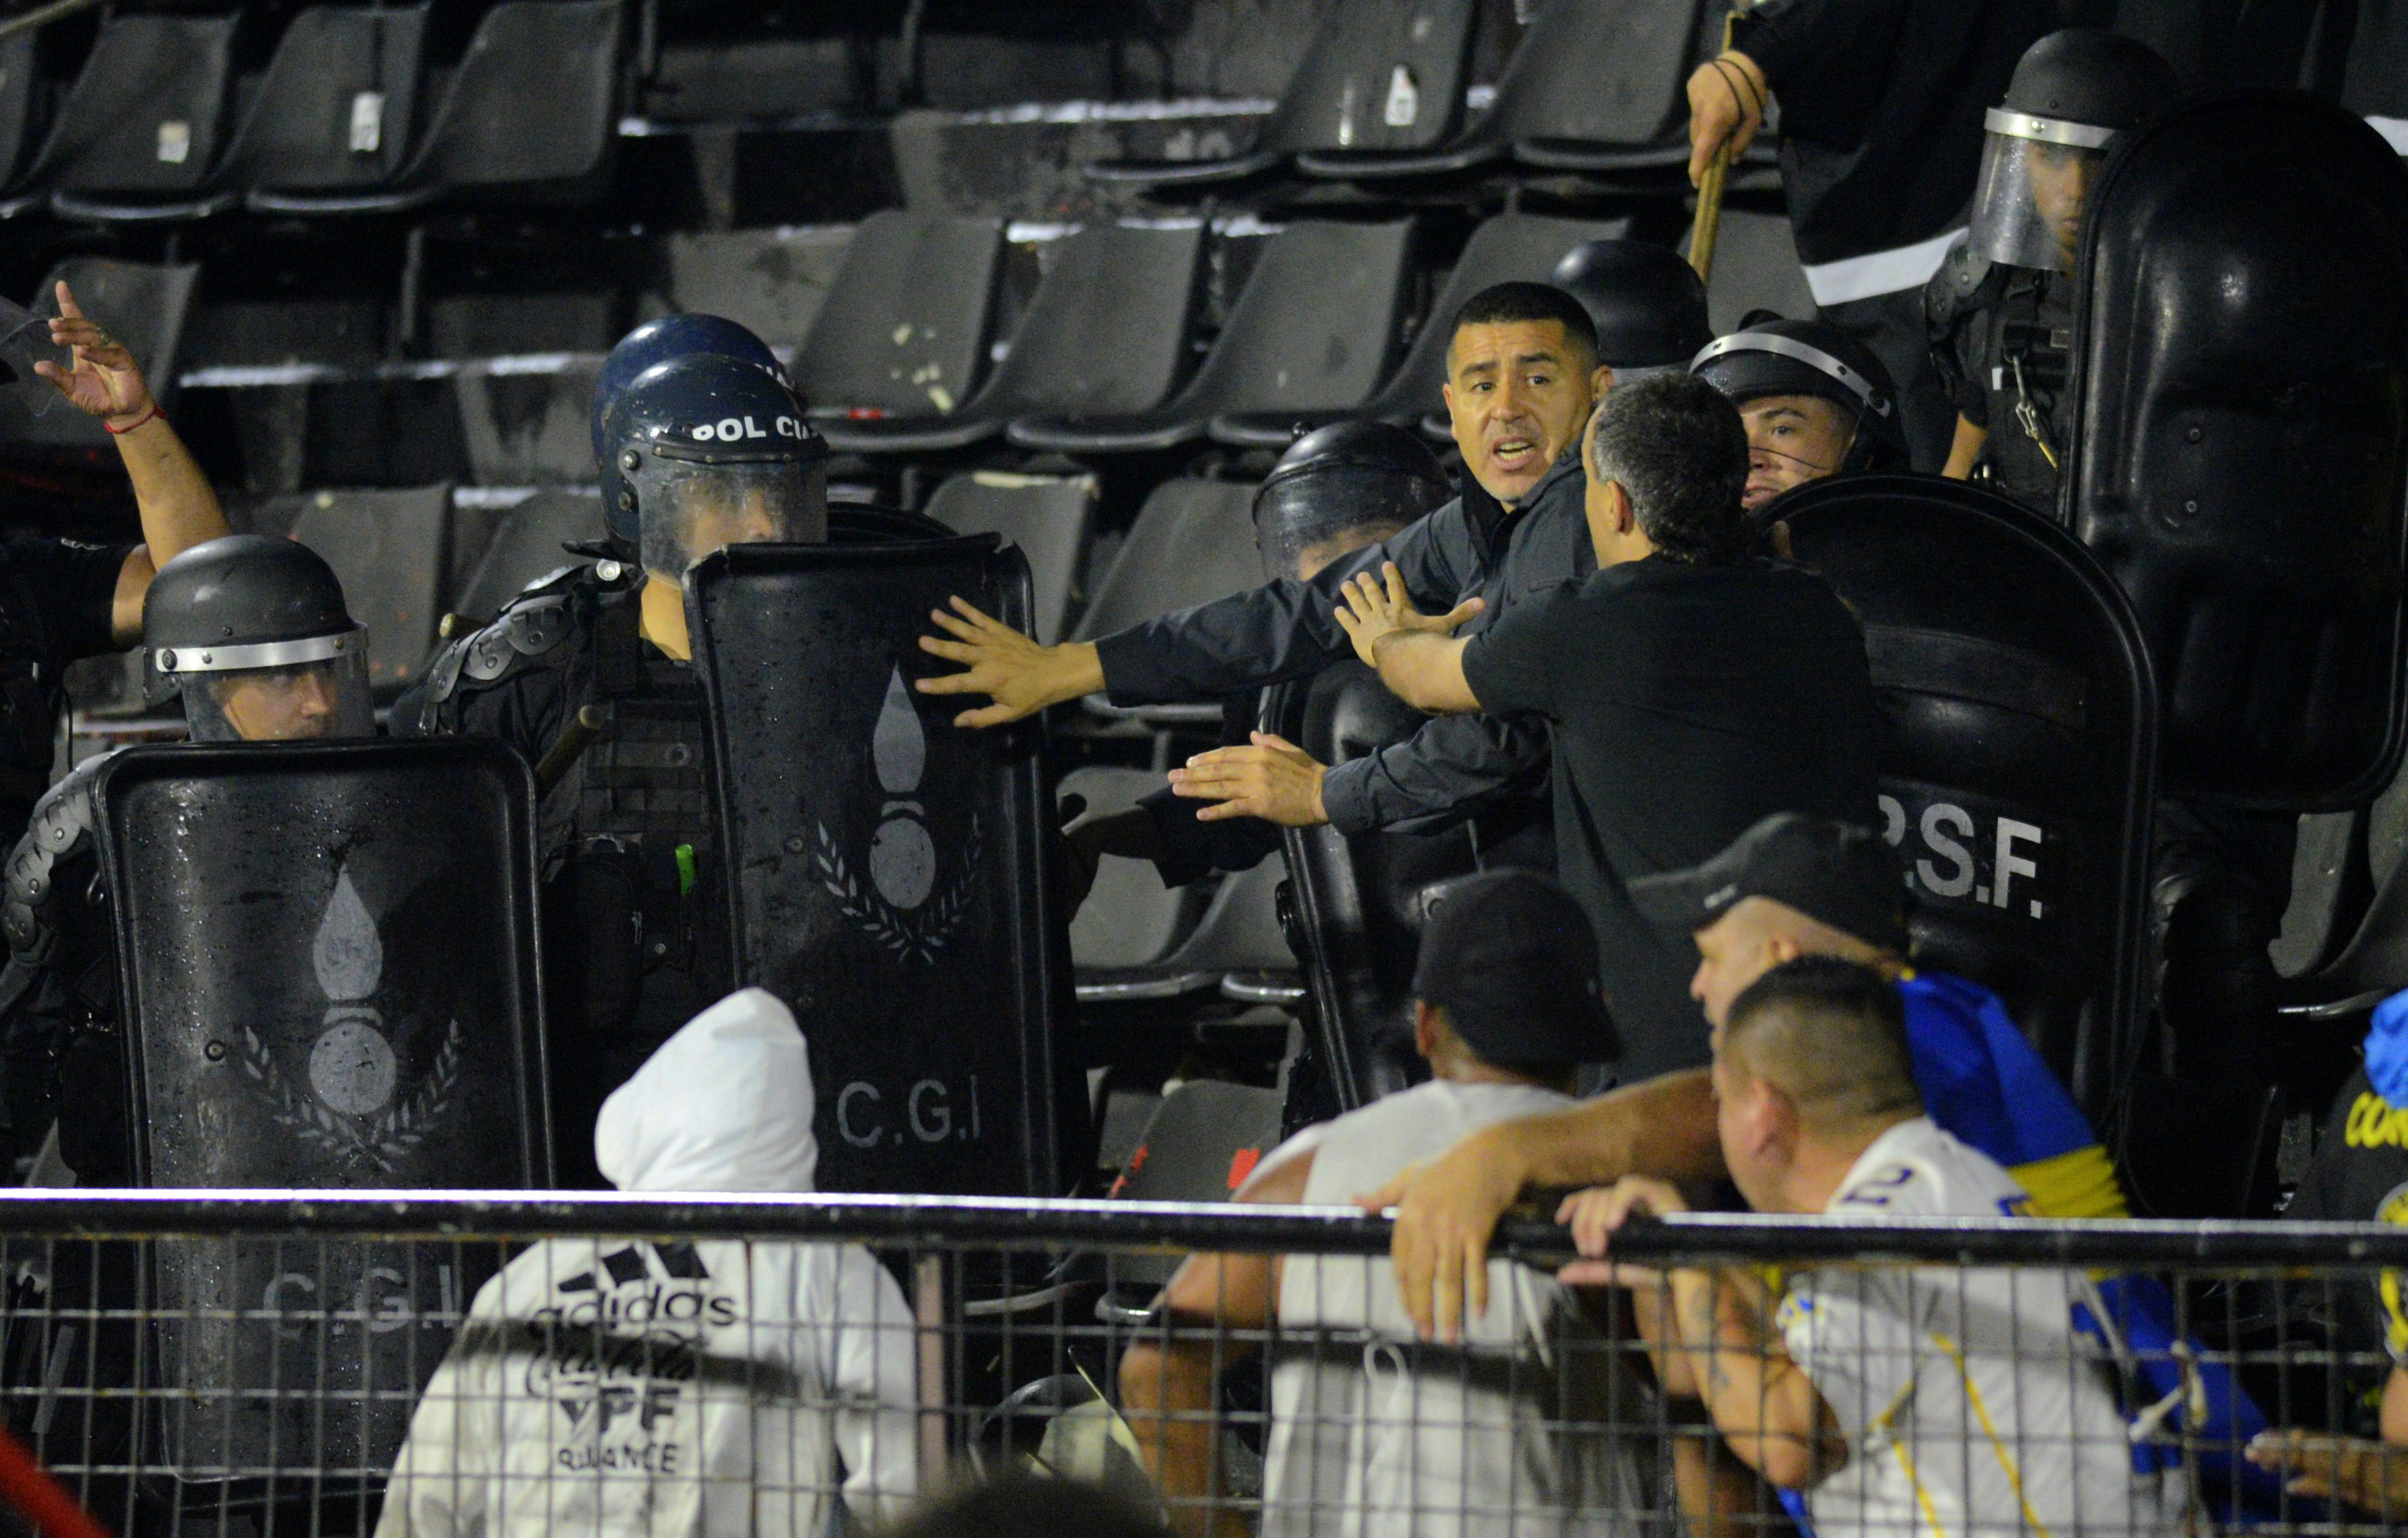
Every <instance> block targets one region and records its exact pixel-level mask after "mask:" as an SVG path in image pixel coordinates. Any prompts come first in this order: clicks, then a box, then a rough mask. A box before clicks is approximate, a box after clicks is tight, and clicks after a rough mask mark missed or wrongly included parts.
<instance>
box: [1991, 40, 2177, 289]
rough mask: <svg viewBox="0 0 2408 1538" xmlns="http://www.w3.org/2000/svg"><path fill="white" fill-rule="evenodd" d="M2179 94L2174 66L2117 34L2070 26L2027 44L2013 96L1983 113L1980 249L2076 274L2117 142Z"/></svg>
mask: <svg viewBox="0 0 2408 1538" xmlns="http://www.w3.org/2000/svg"><path fill="white" fill-rule="evenodd" d="M2180 94H2182V80H2181V78H2179V77H2178V76H2176V75H2175V74H2174V70H2173V66H2172V65H2171V64H2167V63H2166V62H2165V60H2164V59H2162V58H2160V57H2158V56H2157V52H2156V50H2152V49H2151V48H2150V47H2149V46H2148V45H2147V44H2146V43H2143V42H2138V41H2135V40H2134V39H2132V38H2129V37H2126V36H2121V35H2120V34H2117V33H2113V32H2103V31H2099V30H2096V29H2093V28H2088V27H2070V28H2068V29H2066V30H2065V31H2063V32H2052V33H2050V34H2049V35H2048V36H2045V37H2043V38H2042V39H2041V40H2040V41H2039V42H2037V43H2034V44H2033V45H2032V46H2031V47H2030V48H2028V49H2027V50H2025V51H2024V56H2023V58H2022V60H2021V61H2019V62H2018V63H2017V64H2016V65H2015V73H2014V79H2012V80H2011V81H2010V82H2009V83H2008V85H2007V99H2006V100H2005V101H2003V102H2001V103H2000V105H1998V106H1997V107H1991V108H1990V109H1989V111H1988V113H1987V114H1986V115H1985V117H1984V118H1983V120H1982V127H1983V130H1984V133H1983V140H1982V175H1981V180H1980V181H1979V183H1978V184H1976V186H1975V188H1974V191H1973V219H1972V227H1971V235H1970V237H1969V238H1970V239H1971V242H1972V249H1973V250H1974V252H1975V253H1976V254H1977V255H1981V256H1985V257H1987V258H1989V259H1990V260H1991V261H1993V262H2003V263H2007V264H2008V265H2010V266H2016V267H2030V268H2035V269H2038V270H2041V271H2046V272H2071V271H2072V270H2073V255H2074V248H2075V246H2076V245H2077V243H2078V242H2079V241H2080V238H2081V235H2082V211H2083V206H2084V205H2085V203H2087V202H2088V201H2089V195H2090V186H2091V183H2092V182H2094V181H2096V180H2097V179H2098V177H2099V169H2100V166H2101V165H2103V164H2105V163H2106V160H2107V144H2108V141H2109V140H2110V139H2112V138H2114V136H2115V135H2117V134H2120V133H2122V132H2123V131H2124V130H2126V129H2128V128H2137V127H2139V126H2140V125H2141V124H2142V123H2143V122H2144V121H2147V120H2148V119H2150V118H2152V117H2154V116H2156V115H2157V112H2159V111H2160V110H2162V109H2163V108H2164V107H2166V106H2167V105H2168V104H2169V103H2171V101H2172V100H2173V99H2174V98H2175V97H2176V96H2178V95H2180Z"/></svg>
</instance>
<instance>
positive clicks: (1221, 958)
mask: <svg viewBox="0 0 2408 1538" xmlns="http://www.w3.org/2000/svg"><path fill="white" fill-rule="evenodd" d="M1285 876H1287V865H1286V862H1284V861H1282V860H1280V859H1277V858H1276V857H1274V858H1271V859H1268V860H1265V861H1264V862H1262V863H1261V864H1259V865H1256V866H1254V868H1253V869H1252V870H1245V871H1239V872H1237V873H1235V874H1234V875H1231V876H1225V877H1223V878H1222V881H1221V884H1220V885H1219V886H1218V887H1216V888H1214V889H1213V891H1212V900H1211V904H1209V905H1208V906H1206V908H1205V909H1204V916H1203V918H1201V919H1198V920H1197V924H1196V931H1195V933H1192V934H1190V935H1189V936H1188V937H1187V939H1186V940H1185V941H1184V942H1183V944H1182V945H1181V946H1180V947H1179V948H1178V949H1177V950H1174V951H1172V952H1171V953H1170V954H1169V955H1168V956H1164V957H1162V958H1160V959H1159V960H1156V961H1150V962H1146V963H1144V964H1141V965H1138V966H1128V967H1114V968H1102V967H1084V966H1082V967H1081V968H1080V971H1079V1002H1080V1003H1081V1004H1136V1003H1142V1002H1146V1001H1151V1000H1160V999H1175V998H1178V997H1179V996H1180V995H1182V994H1185V993H1197V992H1203V991H1206V990H1219V989H1220V988H1221V985H1222V983H1223V982H1224V981H1225V980H1226V978H1227V977H1228V976H1229V975H1231V974H1233V973H1246V974H1267V973H1275V972H1278V971H1280V970H1281V969H1283V968H1287V969H1293V968H1294V967H1295V965H1296V959H1295V956H1294V955H1293V953H1291V952H1290V951H1289V950H1288V948H1287V942H1286V940H1284V939H1283V938H1282V937H1281V934H1280V927H1279V885H1280V882H1281V881H1282V880H1283V878H1284V877H1285ZM1090 901H1092V899H1091V900H1090ZM1082 911H1084V910H1082Z"/></svg>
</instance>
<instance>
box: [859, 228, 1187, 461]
mask: <svg viewBox="0 0 2408 1538" xmlns="http://www.w3.org/2000/svg"><path fill="white" fill-rule="evenodd" d="M1203 255H1204V228H1203V225H1202V224H1201V223H1197V224H1181V225H1178V226H1174V227H1170V228H1162V227H1157V226H1145V225H1135V224H1098V225H1092V226H1090V227H1088V228H1086V229H1083V230H1081V231H1078V232H1077V233H1076V234H1073V235H1067V236H1065V237H1064V238H1063V239H1062V240H1061V241H1060V242H1058V243H1057V244H1056V245H1055V246H1054V249H1052V250H1051V251H1050V252H1049V253H1048V256H1049V261H1048V263H1047V265H1046V269H1045V276H1044V278H1043V279H1042V280H1041V281H1039V284H1038V285H1037V292H1036V293H1035V294H1034V295H1033V296H1032V297H1031V298H1030V300H1029V303H1028V309H1027V311H1026V312H1025V314H1024V315H1023V316H1022V317H1021V320H1020V324H1019V326H1018V328H1017V329H1016V330H1015V331H1014V332H1013V334H1012V337H1011V345H1010V348H1009V349H1008V350H1007V351H1006V353H1005V355H1004V359H1003V361H1002V362H1001V363H998V364H996V369H995V372H994V373H993V374H992V375H991V376H989V377H988V379H987V382H986V384H985V385H984V386H983V387H982V389H981V390H980V391H979V392H978V394H977V395H976V396H974V397H972V398H971V399H970V401H969V402H968V404H967V405H965V406H962V408H961V409H960V410H958V411H955V412H953V413H952V414H951V415H950V416H946V417H943V418H939V419H933V420H931V419H918V420H860V421H856V420H847V419H842V418H830V419H827V420H824V421H822V422H821V423H819V428H820V432H821V434H823V435H824V436H825V437H826V439H827V440H828V446H829V447H830V448H832V449H836V450H837V451H838V452H839V453H854V454H881V453H887V454H925V453H934V452H939V451H943V450H948V449H964V448H968V446H970V445H971V444H975V443H982V442H984V441H985V440H986V439H988V438H992V437H994V436H996V434H1000V433H1001V432H1002V431H1003V430H1004V428H1005V426H1006V425H1007V424H1009V423H1011V422H1012V421H1013V420H1018V419H1020V418H1024V417H1051V416H1085V415H1101V414H1107V413H1121V412H1135V411H1143V410H1145V409H1147V408H1148V407H1150V406H1154V405H1155V404H1157V403H1158V402H1160V401H1161V400H1162V398H1163V397H1164V396H1166V395H1168V394H1169V393H1170V392H1171V389H1172V387H1173V386H1175V385H1176V384H1177V383H1178V382H1179V373H1180V364H1181V363H1182V362H1183V361H1184V359H1185V358H1186V356H1187V335H1188V327H1189V324H1190V322H1191V320H1192V319H1193V316H1194V311H1195V308H1196V291H1197V278H1198V277H1199V276H1200V273H1201V269H1202V264H1203Z"/></svg>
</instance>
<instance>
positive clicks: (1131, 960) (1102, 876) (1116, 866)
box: [1059, 765, 1221, 1003]
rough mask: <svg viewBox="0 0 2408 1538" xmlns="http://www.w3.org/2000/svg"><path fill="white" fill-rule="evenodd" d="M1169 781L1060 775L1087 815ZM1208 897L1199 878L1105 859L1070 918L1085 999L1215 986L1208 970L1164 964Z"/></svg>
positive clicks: (1114, 774) (1129, 803)
mask: <svg viewBox="0 0 2408 1538" xmlns="http://www.w3.org/2000/svg"><path fill="white" fill-rule="evenodd" d="M1166 784H1168V779H1167V778H1166V777H1165V776H1162V775H1160V774H1158V773H1154V772H1150V771H1148V770H1144V769H1124V768H1118V767H1113V766H1108V765H1090V766H1088V767H1086V768H1084V769H1074V770H1072V771H1071V772H1070V773H1069V774H1067V775H1065V776H1062V783H1061V785H1060V787H1059V790H1060V793H1061V795H1062V796H1063V797H1064V798H1066V799H1067V798H1068V797H1070V796H1074V795H1075V796H1077V797H1078V798H1080V800H1082V801H1083V802H1084V803H1085V804H1086V806H1087V810H1088V811H1089V812H1092V813H1100V814H1104V815H1111V814H1114V813H1119V812H1125V811H1127V810H1129V809H1130V808H1131V807H1133V806H1135V805H1137V804H1138V803H1139V802H1140V801H1141V800H1143V799H1144V798H1145V797H1147V796H1149V795H1151V794H1153V793H1154V791H1156V790H1161V789H1162V787H1163V786H1164V785H1166ZM1210 900H1211V897H1210V893H1209V891H1207V890H1206V889H1205V888H1204V887H1203V886H1202V885H1201V884H1200V883H1199V884H1197V885H1196V886H1192V887H1165V886H1164V885H1163V884H1162V878H1161V877H1160V876H1158V875H1156V874H1155V872H1154V867H1153V866H1152V865H1149V864H1147V863H1146V862H1143V861H1141V860H1124V859H1122V858H1120V857H1119V856H1117V855H1106V856H1104V857H1103V859H1102V860H1101V861H1099V862H1097V866H1096V884H1095V886H1094V887H1093V888H1092V889H1091V890H1089V891H1088V893H1087V901H1086V902H1085V903H1084V904H1081V906H1080V908H1079V911H1078V913H1077V914H1076V915H1074V916H1073V917H1072V918H1071V920H1070V960H1071V961H1072V963H1073V964H1074V965H1075V966H1076V967H1077V969H1078V977H1079V986H1080V989H1081V991H1082V993H1084V994H1085V995H1087V997H1088V1002H1090V1003H1098V1002H1107V1001H1112V1000H1120V999H1124V998H1138V997H1142V998H1146V999H1163V998H1176V997H1178V996H1179V995H1180V994H1182V993H1195V992H1202V991H1204V990H1208V989H1211V988H1215V987H1218V986H1219V984H1220V981H1221V975H1220V974H1219V973H1217V972H1214V971H1212V970H1211V968H1209V967H1204V966H1196V967H1190V968H1188V969H1186V971H1185V972H1184V973H1182V972H1180V971H1177V970H1174V969H1170V968H1168V967H1166V966H1165V965H1164V962H1165V961H1166V960H1167V959H1168V958H1169V957H1172V956H1176V955H1177V954H1178V953H1179V951H1180V949H1181V947H1183V946H1184V945H1185V944H1186V942H1187V940H1188V938H1189V936H1191V935H1193V934H1194V933H1196V929H1197V923H1198V922H1199V921H1200V920H1201V919H1203V917H1204V912H1205V909H1206V907H1207V905H1208V904H1209V903H1210ZM1129 990H1141V991H1137V992H1132V991H1129Z"/></svg>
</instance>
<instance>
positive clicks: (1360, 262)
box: [1008, 220, 1413, 454]
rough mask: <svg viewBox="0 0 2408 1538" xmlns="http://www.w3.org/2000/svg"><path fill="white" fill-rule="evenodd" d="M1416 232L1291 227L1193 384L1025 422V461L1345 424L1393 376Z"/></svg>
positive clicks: (1019, 433)
mask: <svg viewBox="0 0 2408 1538" xmlns="http://www.w3.org/2000/svg"><path fill="white" fill-rule="evenodd" d="M1412 236H1413V225H1412V221H1410V220H1404V221H1397V222H1395V223H1387V224H1336V223H1321V222H1312V223H1298V224H1291V225H1289V226H1288V227H1287V228H1286V229H1284V230H1283V231H1281V232H1280V233H1279V234H1278V235H1274V236H1272V237H1271V241H1270V245H1269V249H1266V250H1265V251H1264V252H1263V254H1262V260H1261V262H1260V263H1258V264H1257V265H1256V266H1255V268H1254V275H1253V276H1252V277H1251V278H1248V279H1247V280H1246V286H1245V289H1244V291H1243V292H1240V294H1239V295H1238V303H1237V306H1236V307H1235V308H1234V309H1233V310H1232V311H1231V312H1230V316H1229V323H1228V326H1227V327H1226V329H1225V330H1224V331H1223V332H1222V333H1221V336H1220V339H1219V340H1218V341H1216V342H1215V343H1214V344H1213V346H1212V351H1211V355H1210V356H1208V357H1207V358H1206V359H1205V360H1204V366H1203V367H1202V368H1201V369H1200V370H1198V371H1197V375H1196V378H1195V381H1194V382H1193V383H1191V384H1190V385H1189V386H1188V387H1187V388H1186V389H1185V390H1183V391H1181V392H1179V395H1178V396H1177V398H1175V399H1173V400H1171V401H1168V402H1166V403H1165V404H1164V405H1162V406H1157V407H1155V408H1154V409H1153V410H1151V411H1139V412H1133V413H1127V414H1115V415H1095V416H1075V417H1073V416H1055V417H1038V418H1023V419H1021V420H1016V421H1014V422H1013V423H1012V424H1011V430H1010V433H1009V434H1008V435H1009V436H1010V437H1011V441H1012V442H1013V443H1015V444H1018V445H1019V446H1020V447H1022V448H1024V449H1053V450H1054V451H1056V452H1060V453H1070V454H1079V453H1087V454H1094V453H1115V452H1118V453H1125V452H1130V451H1133V450H1143V449H1172V448H1176V447H1178V446H1179V445H1180V444H1183V443H1192V442H1194V441H1195V440H1197V438H1200V437H1202V436H1204V435H1205V433H1206V432H1207V431H1208V430H1209V429H1210V427H1211V423H1212V420H1213V419H1214V418H1216V417H1222V416H1232V415H1260V414H1270V415H1274V416H1275V415H1279V414H1282V413H1284V414H1287V415H1289V416H1291V417H1293V416H1295V415H1297V414H1299V413H1306V412H1312V413H1335V414H1340V415H1343V414H1345V413H1348V412H1351V411H1353V410H1355V408H1356V407H1357V406H1360V405H1361V404H1362V402H1363V401H1364V399H1365V398H1366V397H1368V396H1369V395H1370V393H1371V392H1372V391H1373V390H1375V389H1376V388H1377V387H1378V386H1379V383H1380V379H1381V377H1382V376H1383V373H1384V372H1385V370H1386V367H1387V363H1388V358H1389V354H1390V353H1391V352H1392V351H1393V350H1394V343H1395V339H1396V336H1397V334H1398V325H1399V323H1400V321H1401V320H1402V315H1401V311H1402V308H1403V305H1404V300H1405V297H1406V293H1407V289H1408V283H1407V279H1408V276H1409V268H1408V265H1407V262H1408V258H1409V256H1410V254H1411V251H1412Z"/></svg>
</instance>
